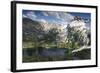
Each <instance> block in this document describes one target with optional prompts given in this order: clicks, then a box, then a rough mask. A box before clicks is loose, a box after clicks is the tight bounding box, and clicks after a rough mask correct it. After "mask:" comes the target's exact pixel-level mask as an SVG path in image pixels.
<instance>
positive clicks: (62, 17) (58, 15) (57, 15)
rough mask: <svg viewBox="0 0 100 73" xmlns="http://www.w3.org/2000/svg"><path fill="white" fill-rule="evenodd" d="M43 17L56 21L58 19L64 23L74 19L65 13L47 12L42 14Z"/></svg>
mask: <svg viewBox="0 0 100 73" xmlns="http://www.w3.org/2000/svg"><path fill="white" fill-rule="evenodd" d="M42 13H43V15H44V16H53V17H55V18H56V19H60V20H62V21H64V22H69V21H70V20H72V19H73V18H74V16H72V15H71V14H69V13H67V12H58V11H57V12H56V11H55V12H54V11H47V12H42Z"/></svg>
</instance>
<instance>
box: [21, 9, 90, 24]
mask: <svg viewBox="0 0 100 73" xmlns="http://www.w3.org/2000/svg"><path fill="white" fill-rule="evenodd" d="M22 15H23V17H28V18H30V19H33V20H38V21H43V22H48V23H56V24H67V22H69V21H70V20H72V19H73V18H74V16H80V17H82V18H84V19H87V20H91V14H90V13H79V12H56V11H55V12H54V11H53V12H51V11H36V10H23V13H22Z"/></svg>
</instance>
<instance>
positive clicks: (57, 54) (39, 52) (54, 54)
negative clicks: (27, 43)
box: [23, 48, 91, 62]
mask: <svg viewBox="0 0 100 73" xmlns="http://www.w3.org/2000/svg"><path fill="white" fill-rule="evenodd" d="M90 55H91V53H90V50H83V51H81V52H76V53H71V51H69V50H68V49H67V48H51V49H43V48H42V49H41V48H39V49H33V48H27V49H26V48H25V49H23V62H41V61H61V60H83V59H90Z"/></svg>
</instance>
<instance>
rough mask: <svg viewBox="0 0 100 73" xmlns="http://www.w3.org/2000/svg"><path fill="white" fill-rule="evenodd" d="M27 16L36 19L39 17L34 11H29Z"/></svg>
mask: <svg viewBox="0 0 100 73" xmlns="http://www.w3.org/2000/svg"><path fill="white" fill-rule="evenodd" d="M26 16H27V17H28V18H30V19H33V20H34V19H36V18H37V16H36V14H35V13H34V12H32V11H31V12H28V13H27V14H26Z"/></svg>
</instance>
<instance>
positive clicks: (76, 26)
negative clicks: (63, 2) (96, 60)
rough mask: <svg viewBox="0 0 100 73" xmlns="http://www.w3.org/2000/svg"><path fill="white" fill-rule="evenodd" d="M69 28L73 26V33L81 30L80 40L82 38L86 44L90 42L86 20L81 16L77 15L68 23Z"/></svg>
mask: <svg viewBox="0 0 100 73" xmlns="http://www.w3.org/2000/svg"><path fill="white" fill-rule="evenodd" d="M67 28H71V30H70V31H71V32H72V33H75V32H79V33H80V34H79V35H81V36H80V38H79V40H81V42H83V43H84V45H86V44H88V42H89V39H88V37H87V35H88V33H87V32H88V30H87V27H86V23H85V21H84V20H83V19H82V18H81V17H75V18H74V20H72V21H71V22H70V23H69V24H68V26H67ZM69 34H70V33H69ZM73 37H74V36H73Z"/></svg>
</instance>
